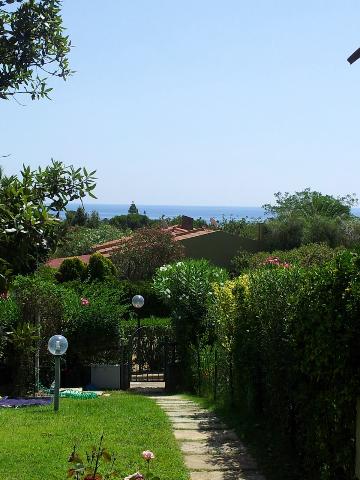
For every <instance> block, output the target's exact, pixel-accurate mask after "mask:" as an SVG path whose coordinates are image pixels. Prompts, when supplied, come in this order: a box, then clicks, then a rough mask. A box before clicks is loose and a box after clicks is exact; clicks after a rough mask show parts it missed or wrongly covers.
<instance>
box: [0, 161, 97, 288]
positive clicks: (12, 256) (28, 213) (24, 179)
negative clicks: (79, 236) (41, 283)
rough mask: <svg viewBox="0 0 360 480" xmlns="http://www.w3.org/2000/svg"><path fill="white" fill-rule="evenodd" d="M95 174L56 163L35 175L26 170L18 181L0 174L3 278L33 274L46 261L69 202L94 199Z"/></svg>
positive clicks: (16, 177) (0, 228)
mask: <svg viewBox="0 0 360 480" xmlns="http://www.w3.org/2000/svg"><path fill="white" fill-rule="evenodd" d="M94 173H95V172H87V170H86V169H85V168H83V169H80V168H79V169H75V168H74V167H73V166H72V165H70V166H65V165H64V164H63V163H62V162H56V161H54V160H53V161H52V163H51V165H49V166H47V167H46V168H44V169H41V168H39V169H38V170H36V171H33V170H31V169H30V167H25V166H24V167H23V169H22V171H21V172H20V176H19V177H18V176H16V175H12V176H10V177H7V176H5V175H4V174H3V173H2V171H0V277H1V275H2V276H3V277H2V278H4V277H5V276H6V277H8V276H9V273H10V271H11V272H13V273H27V272H31V271H32V270H33V269H34V268H36V266H37V265H38V263H39V262H41V261H43V260H44V259H45V258H46V256H47V255H48V253H49V251H50V250H51V249H52V248H53V247H54V246H55V243H56V240H57V237H58V233H59V227H58V225H59V216H60V212H61V211H62V210H65V209H66V207H67V205H68V203H69V202H70V201H73V200H82V199H83V198H84V197H85V196H86V195H90V196H92V197H94V194H93V190H94V188H95V177H94ZM4 272H5V273H4ZM0 290H1V285H0Z"/></svg>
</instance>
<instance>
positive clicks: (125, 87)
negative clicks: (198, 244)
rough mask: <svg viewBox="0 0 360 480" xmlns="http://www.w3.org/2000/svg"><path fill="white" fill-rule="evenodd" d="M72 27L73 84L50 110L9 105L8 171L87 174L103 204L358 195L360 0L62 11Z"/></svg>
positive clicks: (141, 4)
mask: <svg viewBox="0 0 360 480" xmlns="http://www.w3.org/2000/svg"><path fill="white" fill-rule="evenodd" d="M63 17H64V22H65V25H66V27H67V29H68V34H69V35H70V37H71V39H72V41H73V43H74V45H75V48H74V49H73V50H72V52H71V56H70V59H71V66H72V68H73V69H74V70H76V73H75V75H74V76H73V77H72V78H70V79H69V80H68V81H67V82H66V83H64V82H62V81H60V80H59V81H54V82H52V86H53V87H54V91H53V93H52V101H46V100H43V101H40V102H31V101H30V100H27V101H26V102H25V103H26V106H25V107H22V106H19V105H17V104H16V103H15V102H13V101H9V102H4V101H2V102H1V104H0V109H1V117H0V127H1V149H0V152H1V153H2V154H9V153H11V156H10V157H8V158H5V159H1V163H2V164H3V166H4V167H5V169H6V171H7V172H8V173H15V172H17V171H18V170H19V168H20V166H21V165H22V163H25V164H30V165H32V166H33V167H36V166H37V165H45V164H47V163H48V162H49V160H50V158H51V157H54V158H55V159H57V160H62V161H63V162H65V163H67V164H70V163H72V164H75V165H79V166H81V165H85V166H87V167H88V168H89V169H96V170H97V175H98V179H99V180H98V187H97V196H98V199H99V200H98V201H99V202H103V203H105V202H106V203H129V202H130V201H131V200H135V202H136V203H139V204H175V205H176V204H187V205H191V204H193V205H243V206H251V205H253V206H257V205H262V204H263V203H266V202H269V201H271V200H272V198H273V193H274V192H277V191H291V192H292V191H294V190H301V189H303V188H305V187H307V186H309V187H311V188H313V189H317V190H320V191H322V192H324V193H331V194H335V195H343V194H346V193H353V192H355V193H356V194H357V195H358V196H359V197H360V182H359V179H360V135H359V117H360V61H359V62H357V63H355V64H354V65H353V66H351V67H350V66H349V65H348V64H347V62H346V58H347V57H348V55H349V54H350V53H352V52H353V50H355V49H356V48H358V47H359V46H360V3H359V2H358V1H357V0H356V1H355V0H351V1H343V2H339V1H338V0H316V1H314V0H303V1H301V2H300V1H289V0H278V1H277V0H272V1H271V2H270V1H269V0H247V1H244V0H222V1H219V0H182V1H181V2H180V1H174V0H153V1H151V2H150V1H149V0H132V1H129V0H128V1H124V0H105V1H104V2H100V3H99V2H95V1H91V2H89V1H88V0H76V1H74V0H65V1H64V9H63ZM22 101H23V100H22Z"/></svg>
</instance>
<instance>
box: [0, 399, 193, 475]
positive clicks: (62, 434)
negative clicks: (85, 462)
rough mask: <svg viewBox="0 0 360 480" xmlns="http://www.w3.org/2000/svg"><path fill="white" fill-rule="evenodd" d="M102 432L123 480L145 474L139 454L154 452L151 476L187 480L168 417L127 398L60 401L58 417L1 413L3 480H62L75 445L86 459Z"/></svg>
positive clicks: (46, 411) (36, 410) (48, 412)
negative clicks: (144, 451) (137, 472)
mask: <svg viewBox="0 0 360 480" xmlns="http://www.w3.org/2000/svg"><path fill="white" fill-rule="evenodd" d="M102 432H104V435H105V439H104V445H105V446H106V447H107V448H108V450H109V451H110V452H114V453H116V456H117V462H116V467H117V470H118V471H119V473H120V478H124V477H125V476H126V475H129V474H130V473H134V472H135V471H137V470H139V468H141V470H145V468H143V467H144V461H143V460H142V458H141V452H142V451H143V450H152V451H153V452H154V453H155V456H156V458H155V459H154V460H153V461H152V464H151V465H152V472H153V473H154V474H155V475H158V476H159V477H160V478H161V480H185V479H188V473H187V470H186V468H185V466H184V464H183V460H182V455H181V452H180V450H179V448H178V445H177V442H176V440H175V438H174V437H173V434H172V430H171V425H170V421H169V420H168V418H167V417H166V414H165V413H164V412H163V411H162V410H161V409H160V407H159V406H158V405H156V403H155V402H154V401H153V400H151V399H150V398H146V397H143V396H140V395H132V394H127V393H113V394H111V396H110V397H100V398H97V399H94V400H72V399H61V400H60V411H59V412H57V413H56V414H55V413H54V411H53V407H52V406H47V407H27V408H22V409H10V408H9V409H5V408H3V409H0V473H1V475H0V476H1V479H2V480H63V479H65V478H66V472H67V469H68V468H69V464H68V462H67V459H68V456H69V454H70V453H71V450H72V447H73V445H74V444H77V445H78V446H79V453H84V452H85V451H86V449H87V450H90V449H91V446H92V445H93V444H95V443H97V442H98V440H99V438H100V436H101V434H102Z"/></svg>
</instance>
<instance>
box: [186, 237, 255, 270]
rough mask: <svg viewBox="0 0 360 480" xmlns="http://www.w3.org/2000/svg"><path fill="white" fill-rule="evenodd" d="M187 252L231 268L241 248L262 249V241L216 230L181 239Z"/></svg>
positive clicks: (187, 254) (192, 255) (192, 256)
mask: <svg viewBox="0 0 360 480" xmlns="http://www.w3.org/2000/svg"><path fill="white" fill-rule="evenodd" d="M181 243H182V245H184V247H185V254H186V256H187V257H189V258H206V259H207V260H209V261H211V262H212V263H214V264H215V265H218V266H219V267H225V268H230V267H231V260H232V259H233V258H234V257H235V255H236V254H237V252H238V251H239V250H240V249H243V250H247V251H249V252H259V251H261V250H262V245H263V244H262V242H260V241H258V240H251V239H249V238H240V237H238V236H237V235H231V234H230V233H227V232H222V231H216V232H214V233H210V234H208V235H201V236H198V237H192V238H188V239H185V240H181Z"/></svg>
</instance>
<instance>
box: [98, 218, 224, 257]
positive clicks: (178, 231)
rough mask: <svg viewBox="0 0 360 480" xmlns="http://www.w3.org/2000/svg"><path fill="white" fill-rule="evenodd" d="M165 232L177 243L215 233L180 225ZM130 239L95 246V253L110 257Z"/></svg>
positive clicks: (164, 229)
mask: <svg viewBox="0 0 360 480" xmlns="http://www.w3.org/2000/svg"><path fill="white" fill-rule="evenodd" d="M163 231H164V232H169V233H171V235H172V236H173V238H174V240H175V242H179V241H182V240H187V239H189V238H193V237H199V236H201V235H209V234H210V233H214V231H215V230H211V229H209V228H195V229H192V230H187V229H185V228H181V227H179V225H173V226H171V227H166V228H163ZM128 238H129V237H122V238H119V239H117V240H111V241H110V242H105V243H100V244H98V245H93V247H92V250H93V251H94V252H98V253H102V254H103V255H110V254H111V253H112V252H114V251H116V250H117V249H118V248H119V246H120V245H121V244H122V243H123V242H126V240H127V239H128Z"/></svg>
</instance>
